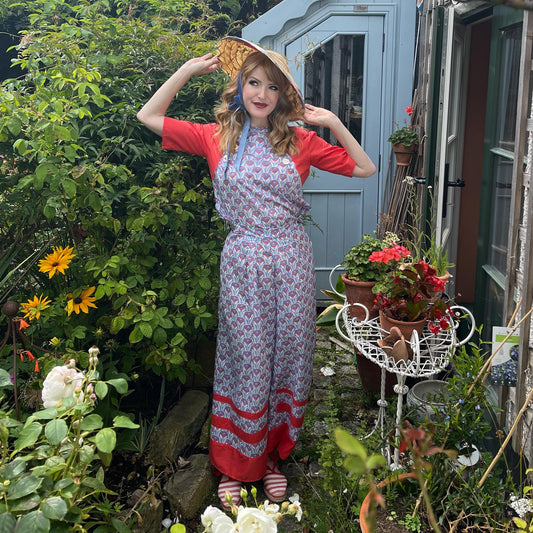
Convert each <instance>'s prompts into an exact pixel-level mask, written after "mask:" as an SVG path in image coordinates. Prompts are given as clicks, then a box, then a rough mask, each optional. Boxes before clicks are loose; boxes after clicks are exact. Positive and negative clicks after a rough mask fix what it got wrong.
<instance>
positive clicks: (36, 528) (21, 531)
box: [17, 511, 50, 533]
mask: <svg viewBox="0 0 533 533" xmlns="http://www.w3.org/2000/svg"><path fill="white" fill-rule="evenodd" d="M49 531H50V520H48V518H46V516H44V514H43V513H42V511H32V512H31V513H28V514H27V515H24V516H23V517H22V518H21V519H20V522H19V525H18V527H17V533H48V532H49Z"/></svg>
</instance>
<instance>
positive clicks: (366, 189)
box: [286, 15, 384, 299]
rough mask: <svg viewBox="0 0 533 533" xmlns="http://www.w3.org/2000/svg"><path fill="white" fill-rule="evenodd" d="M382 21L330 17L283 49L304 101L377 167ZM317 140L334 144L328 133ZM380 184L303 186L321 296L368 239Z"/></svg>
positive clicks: (320, 181)
mask: <svg viewBox="0 0 533 533" xmlns="http://www.w3.org/2000/svg"><path fill="white" fill-rule="evenodd" d="M383 24H384V21H383V17H382V16H364V15H360V16H352V17H346V16H337V15H333V16H331V17H329V18H328V19H326V20H324V21H323V22H322V23H320V24H318V25H317V26H316V27H315V28H313V29H312V30H310V31H309V32H308V33H306V34H305V35H302V36H301V37H299V38H298V39H296V40H295V41H293V42H292V43H291V44H290V45H289V46H288V47H287V49H286V55H287V56H288V57H300V58H302V57H303V59H302V60H301V61H299V63H300V65H299V67H298V68H294V69H293V75H294V78H295V81H296V83H297V84H298V85H299V86H300V87H301V88H302V91H303V93H304V97H305V101H306V102H309V103H311V104H313V105H317V106H320V107H325V108H327V109H331V110H332V111H333V112H334V113H335V114H337V116H339V118H340V119H341V120H342V121H343V122H344V124H345V125H346V127H348V129H349V130H350V131H351V132H352V134H353V135H354V136H355V137H356V138H357V140H358V141H359V142H360V143H361V145H362V146H363V148H364V149H365V151H366V152H367V153H368V155H369V156H370V158H371V159H372V161H374V163H375V164H376V166H378V161H379V146H380V133H381V132H380V126H379V125H380V124H381V109H382V94H381V88H382V65H383ZM318 134H319V135H320V136H321V137H323V138H325V139H326V140H327V141H328V142H331V143H332V144H335V143H336V140H335V138H334V137H333V136H331V137H330V132H329V131H318ZM378 196H379V176H378V174H377V173H376V174H375V175H374V176H372V177H371V178H368V179H362V178H351V179H350V178H346V177H343V176H338V175H335V174H331V173H328V172H321V171H318V170H316V169H314V170H313V171H312V173H311V175H310V176H309V178H308V179H307V181H306V183H305V184H304V197H305V199H306V200H307V201H308V202H309V203H310V204H311V206H312V211H311V219H312V220H311V221H310V222H309V224H308V225H307V229H308V233H309V236H310V238H311V241H312V243H313V249H314V255H315V269H316V276H317V299H320V298H321V297H322V294H321V293H320V289H324V288H328V287H329V282H328V276H329V273H330V271H331V269H332V268H333V267H334V266H336V265H337V264H339V263H341V262H342V260H343V258H344V254H345V253H346V252H347V251H348V250H349V249H350V248H351V247H352V246H353V245H354V244H356V243H358V242H359V241H360V240H361V236H362V235H363V234H364V233H372V232H373V231H374V230H375V229H376V226H377V219H378V212H379V198H378Z"/></svg>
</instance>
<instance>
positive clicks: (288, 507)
mask: <svg viewBox="0 0 533 533" xmlns="http://www.w3.org/2000/svg"><path fill="white" fill-rule="evenodd" d="M290 500H291V501H290V502H283V503H282V504H281V507H280V506H279V505H277V504H275V503H270V502H269V501H268V500H267V501H265V503H264V504H263V505H261V506H259V507H243V506H242V505H241V506H239V507H238V508H237V510H236V517H235V522H234V521H233V520H232V519H231V518H230V517H229V516H228V515H226V514H225V513H224V512H222V511H221V510H220V509H218V508H217V507H213V506H212V505H210V506H209V507H207V509H206V510H205V511H204V513H203V514H202V517H201V519H202V525H203V526H204V527H205V529H204V532H205V533H237V532H238V533H277V531H278V522H279V521H280V520H281V519H282V518H283V516H285V515H287V514H290V515H293V516H295V517H296V519H297V520H298V521H300V520H301V519H302V507H301V505H300V502H299V498H298V495H297V494H296V495H294V496H293V497H291V498H290Z"/></svg>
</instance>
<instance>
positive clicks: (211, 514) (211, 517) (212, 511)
mask: <svg viewBox="0 0 533 533" xmlns="http://www.w3.org/2000/svg"><path fill="white" fill-rule="evenodd" d="M219 516H226V515H225V514H224V513H223V512H222V511H221V510H220V509H218V508H217V507H213V506H212V505H210V506H209V507H207V508H206V509H205V511H204V512H203V513H202V516H201V517H200V519H201V520H202V525H203V526H204V527H205V528H208V527H211V525H212V524H213V522H214V521H215V518H217V517H219ZM208 531H209V530H208Z"/></svg>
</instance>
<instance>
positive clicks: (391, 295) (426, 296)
mask: <svg viewBox="0 0 533 533" xmlns="http://www.w3.org/2000/svg"><path fill="white" fill-rule="evenodd" d="M369 259H370V261H371V262H378V263H382V264H384V265H388V266H389V267H390V269H389V271H388V272H387V274H386V275H384V276H383V278H382V279H381V280H379V281H378V283H376V285H375V286H374V288H373V291H374V293H375V294H376V299H375V305H376V308H377V309H378V310H379V316H380V321H381V326H382V328H383V329H384V330H386V331H390V330H391V328H392V327H394V326H396V327H398V328H399V329H400V331H401V332H402V334H403V335H404V337H405V338H406V339H410V338H411V334H412V331H413V329H415V330H417V332H418V333H419V335H421V334H422V331H423V329H424V325H425V323H426V322H428V321H429V324H428V327H429V329H430V331H431V332H432V333H434V334H436V333H438V332H439V331H440V330H441V329H448V328H449V327H450V326H451V319H450V317H449V315H448V314H447V311H448V308H449V305H448V302H447V301H446V300H445V299H444V298H443V297H442V296H443V290H444V285H445V281H444V280H443V279H441V278H439V277H437V272H436V270H435V269H434V268H433V267H432V266H431V265H430V264H428V263H426V262H425V261H423V260H420V261H417V262H411V254H410V252H409V250H408V249H407V248H405V247H404V246H399V245H395V246H392V247H390V248H386V249H384V250H381V251H379V252H373V253H372V254H371V256H370V258H369Z"/></svg>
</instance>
